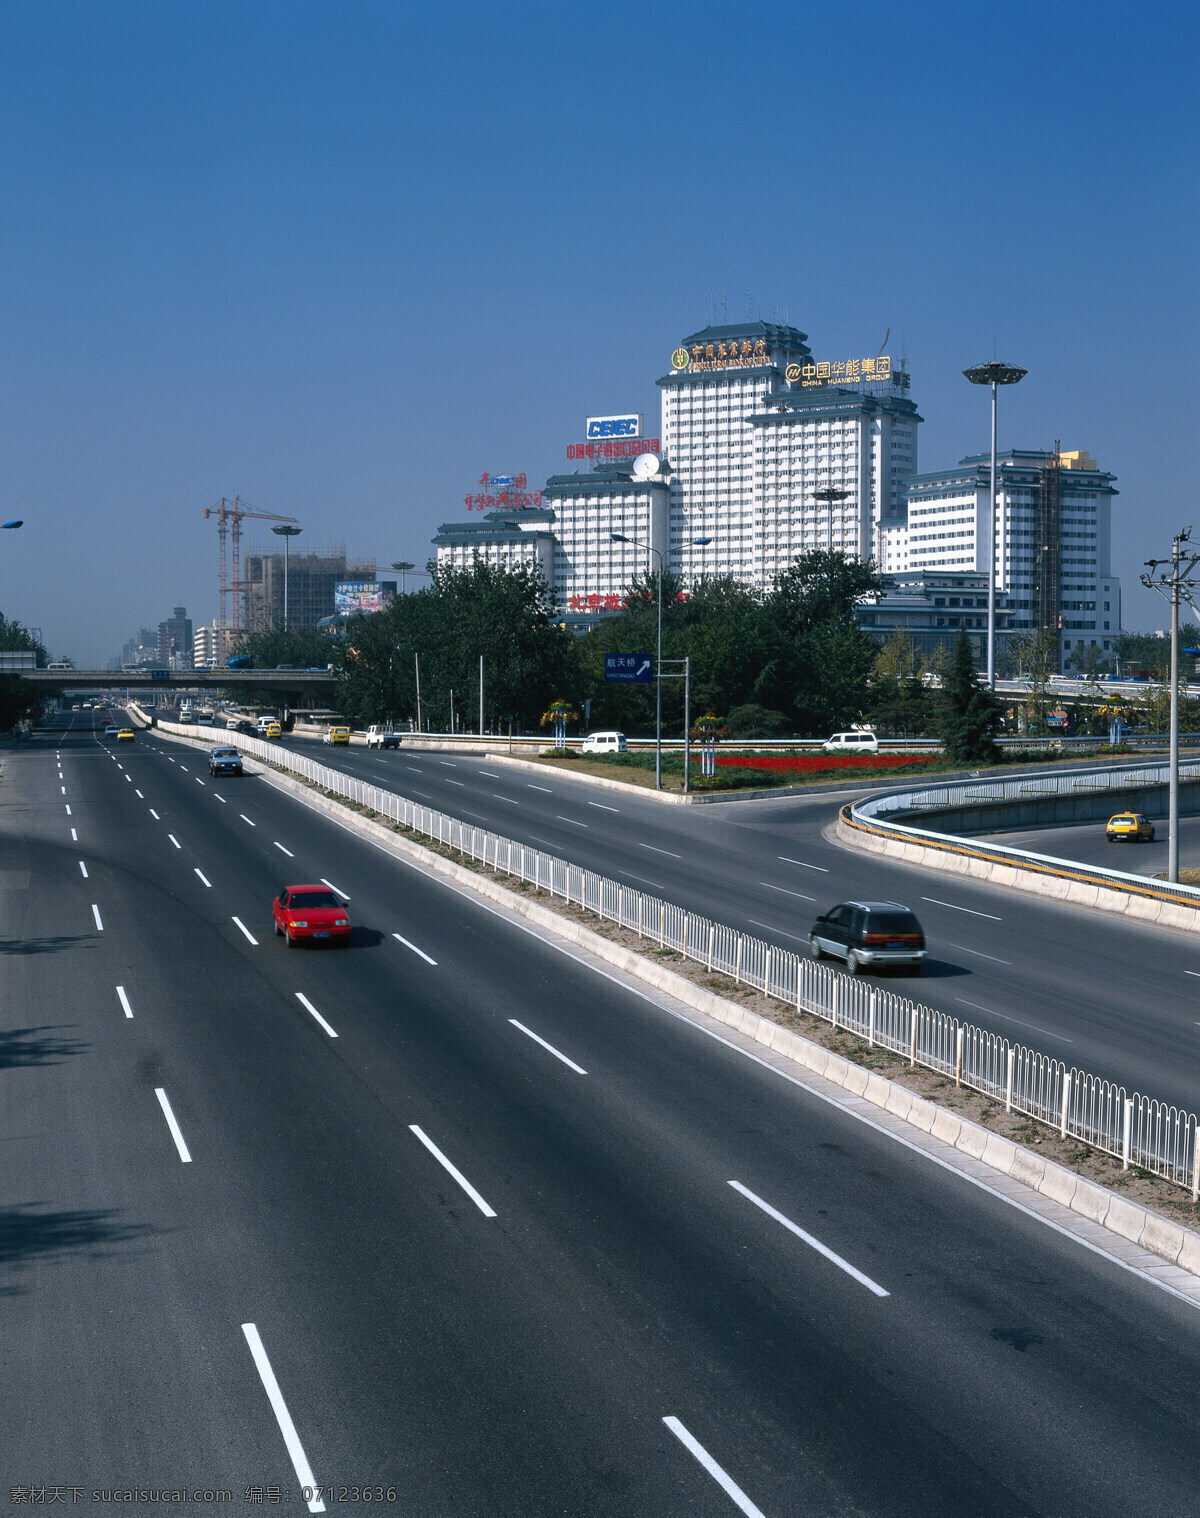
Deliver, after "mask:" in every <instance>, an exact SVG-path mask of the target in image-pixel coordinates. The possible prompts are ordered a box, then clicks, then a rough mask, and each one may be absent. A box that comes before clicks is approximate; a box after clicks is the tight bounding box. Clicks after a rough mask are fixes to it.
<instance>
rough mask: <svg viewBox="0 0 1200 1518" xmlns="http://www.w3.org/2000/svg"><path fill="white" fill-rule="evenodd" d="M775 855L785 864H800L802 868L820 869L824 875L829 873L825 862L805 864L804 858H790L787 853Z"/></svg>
mask: <svg viewBox="0 0 1200 1518" xmlns="http://www.w3.org/2000/svg"><path fill="white" fill-rule="evenodd" d="M775 857H776V858H777V859H780V860H782V861H783V863H784V864H798V865H799V866H800V868H801V869H802V870H820V872H821V874H822V875H828V874H829V871H828V870H827V869H826V868H825V866H824V865H823V864H805V862H804V860H803V859H789V858H788V857H787V855H786V854H777V855H776V856H775Z"/></svg>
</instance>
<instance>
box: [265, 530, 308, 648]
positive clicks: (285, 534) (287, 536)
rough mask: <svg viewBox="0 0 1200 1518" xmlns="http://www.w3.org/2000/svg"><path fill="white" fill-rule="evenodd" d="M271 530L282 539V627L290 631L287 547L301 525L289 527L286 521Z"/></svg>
mask: <svg viewBox="0 0 1200 1518" xmlns="http://www.w3.org/2000/svg"><path fill="white" fill-rule="evenodd" d="M271 531H272V532H273V533H274V534H275V536H276V537H277V538H282V539H283V629H284V631H285V632H291V630H292V626H291V623H290V622H289V621H288V560H289V557H290V555H289V552H288V550H289V548H290V546H291V541H292V539H293V538H298V537H299V536H300V534H301V533H302V532H303V531H304V529H303V528H302V527H290V526H288V525H287V524H286V523H285V524H284V525H283V526H282V527H272V528H271Z"/></svg>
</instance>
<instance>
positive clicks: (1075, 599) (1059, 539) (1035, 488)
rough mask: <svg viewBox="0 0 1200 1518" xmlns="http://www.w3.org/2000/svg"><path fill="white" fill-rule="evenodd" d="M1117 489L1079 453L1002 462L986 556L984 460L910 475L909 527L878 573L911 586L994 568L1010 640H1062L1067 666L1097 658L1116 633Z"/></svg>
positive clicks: (987, 467)
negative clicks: (1083, 652)
mask: <svg viewBox="0 0 1200 1518" xmlns="http://www.w3.org/2000/svg"><path fill="white" fill-rule="evenodd" d="M1115 479H1116V476H1115V475H1112V474H1109V473H1107V472H1106V471H1105V470H1103V469H1101V468H1099V466H1098V465H1097V464H1096V462H1095V460H1094V459H1093V458H1092V457H1091V456H1090V455H1089V454H1088V453H1086V452H1084V451H1082V450H1077V451H1075V452H1070V453H1060V452H1057V451H1056V452H1045V451H1032V452H1028V451H1024V450H1021V449H1010V450H1009V451H1007V452H1005V453H1003V454H1001V455H999V456H998V458H997V475H996V537H995V550H994V556H989V554H988V544H987V502H988V492H989V490H990V488H991V460H990V457H989V456H988V455H987V454H973V455H971V456H970V457H968V458H965V459H963V461H962V462H961V463H960V464H959V465H958V466H957V467H956V468H954V469H941V470H938V471H937V472H936V473H933V474H921V475H916V476H915V477H914V478H913V479H910V480H909V481H908V484H907V490H906V494H907V501H908V514H907V524H906V525H905V526H899V525H897V526H896V527H895V528H893V529H890V531H889V534H888V538H887V542H886V546H885V549H884V554H883V555H881V557H884V558H885V562H884V563H883V564H882V566H881V567H882V568H884V569H885V570H886V571H890V572H892V573H898V574H906V575H909V576H912V575H920V574H945V573H947V572H953V571H978V572H981V573H983V574H986V573H987V571H988V567H989V562H992V563H994V564H995V573H996V590H997V592H998V593H1000V594H1002V595H1004V597H1005V598H1006V603H1007V608H1008V614H1007V617H1006V627H1007V630H1008V631H1010V632H1016V633H1021V632H1032V631H1053V632H1056V633H1058V634H1059V637H1060V641H1061V649H1062V654H1063V656H1064V662H1065V660H1066V658H1068V657H1070V655H1071V654H1072V653H1073V652H1074V651H1075V650H1077V649H1078V648H1079V646H1080V645H1081V644H1082V645H1087V644H1091V645H1093V646H1094V647H1095V648H1096V650H1097V652H1098V653H1099V654H1100V655H1101V656H1102V655H1103V654H1105V653H1108V652H1110V651H1111V649H1112V647H1113V644H1114V643H1115V641H1116V638H1117V635H1118V634H1119V633H1120V630H1121V582H1120V580H1118V579H1117V578H1116V577H1115V576H1114V575H1113V573H1112V498H1113V496H1115V495H1116V494H1117V490H1116V488H1115V484H1114V482H1115Z"/></svg>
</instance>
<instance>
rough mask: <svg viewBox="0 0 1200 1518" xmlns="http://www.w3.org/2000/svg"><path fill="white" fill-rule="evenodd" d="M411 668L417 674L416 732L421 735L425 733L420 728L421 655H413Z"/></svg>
mask: <svg viewBox="0 0 1200 1518" xmlns="http://www.w3.org/2000/svg"><path fill="white" fill-rule="evenodd" d="M413 668H414V669H415V670H416V672H417V732H419V733H423V732H424V731H425V729H424V728H423V727H422V726H421V655H420V654H414V655H413Z"/></svg>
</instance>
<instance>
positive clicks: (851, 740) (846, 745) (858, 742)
mask: <svg viewBox="0 0 1200 1518" xmlns="http://www.w3.org/2000/svg"><path fill="white" fill-rule="evenodd" d="M821 748H822V750H823V751H824V752H825V753H827V754H877V753H878V752H879V739H878V738H877V737H876V736H875V734H874V733H862V732H853V733H834V735H833V737H832V738H826V740H825V742H824V743H823V744H822V745H821Z"/></svg>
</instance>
